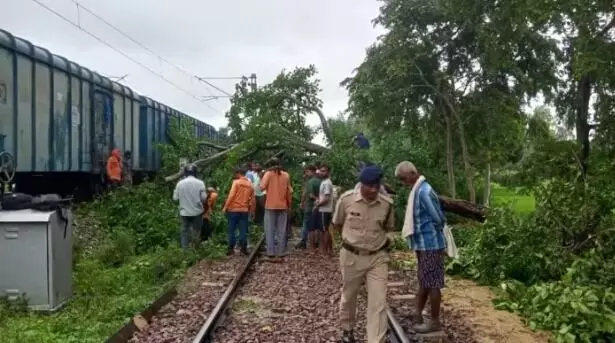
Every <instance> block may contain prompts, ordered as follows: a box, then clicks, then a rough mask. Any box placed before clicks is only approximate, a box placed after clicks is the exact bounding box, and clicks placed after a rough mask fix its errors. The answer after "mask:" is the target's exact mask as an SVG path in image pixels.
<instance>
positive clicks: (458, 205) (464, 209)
mask: <svg viewBox="0 0 615 343" xmlns="http://www.w3.org/2000/svg"><path fill="white" fill-rule="evenodd" d="M384 189H385V190H386V191H387V193H389V194H391V195H394V194H397V192H395V190H394V189H393V187H391V186H389V185H387V184H386V183H385V184H384ZM438 199H439V200H440V204H441V205H442V209H443V210H444V211H445V212H450V213H455V214H457V215H460V216H462V217H464V218H468V219H472V220H476V221H478V222H481V223H483V222H485V218H486V216H487V215H486V214H485V210H484V208H481V207H479V206H477V205H476V204H473V203H471V202H469V201H467V200H460V199H453V198H449V197H446V196H443V195H440V196H438Z"/></svg>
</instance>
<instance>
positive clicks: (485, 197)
mask: <svg viewBox="0 0 615 343" xmlns="http://www.w3.org/2000/svg"><path fill="white" fill-rule="evenodd" d="M483 192H484V193H483V205H484V206H489V200H490V198H491V162H489V161H487V170H486V171H485V189H484V190H483Z"/></svg>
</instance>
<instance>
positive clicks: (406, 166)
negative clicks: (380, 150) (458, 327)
mask: <svg viewBox="0 0 615 343" xmlns="http://www.w3.org/2000/svg"><path fill="white" fill-rule="evenodd" d="M395 176H396V177H397V178H399V179H400V180H401V182H403V183H404V184H405V185H407V186H409V187H412V190H411V192H410V195H409V197H408V205H407V208H406V216H405V218H404V226H403V229H402V237H404V238H405V239H407V240H408V245H409V246H410V248H411V249H413V250H414V251H415V252H416V258H417V262H418V263H417V264H418V268H417V269H418V275H417V276H418V280H419V291H418V294H417V297H416V313H415V314H414V316H413V320H412V321H413V323H414V330H415V331H416V332H417V333H429V332H434V331H440V329H441V325H440V302H441V293H440V290H441V289H442V288H444V255H445V249H446V239H445V237H444V232H443V230H444V225H445V224H446V217H445V216H444V213H443V212H442V209H441V207H440V201H439V200H438V196H437V195H436V192H435V191H434V190H433V188H431V185H429V184H428V183H427V181H425V177H423V176H422V175H420V174H419V172H418V171H417V169H416V167H415V166H414V164H412V163H411V162H408V161H404V162H401V163H399V164H398V165H397V167H396V168H395ZM427 299H429V302H430V303H431V320H429V321H424V320H423V309H424V308H425V304H426V303H427Z"/></svg>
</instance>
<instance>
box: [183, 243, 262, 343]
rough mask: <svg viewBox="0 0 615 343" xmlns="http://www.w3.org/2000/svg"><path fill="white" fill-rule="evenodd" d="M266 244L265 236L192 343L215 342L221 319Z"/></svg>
mask: <svg viewBox="0 0 615 343" xmlns="http://www.w3.org/2000/svg"><path fill="white" fill-rule="evenodd" d="M264 242H265V236H264V235H263V237H262V238H261V239H260V241H259V242H258V243H257V244H256V246H255V247H254V250H252V253H250V256H249V257H248V261H247V262H246V264H245V265H244V266H243V267H242V268H241V270H240V271H239V273H238V274H237V275H236V276H235V278H234V279H233V281H232V282H231V284H230V285H229V286H228V288H227V289H226V291H225V292H224V294H222V297H221V298H220V300H218V303H217V304H216V307H214V309H213V310H212V311H211V313H210V314H209V316H208V317H207V320H206V321H205V324H203V326H201V329H200V330H199V333H197V335H196V337H195V338H194V340H193V341H192V342H193V343H210V342H213V339H214V332H215V330H216V327H217V326H218V325H219V324H220V322H221V320H220V319H221V318H222V317H223V315H224V313H225V311H226V309H227V307H228V306H229V305H230V303H231V300H232V298H233V297H234V296H235V293H236V292H237V289H238V288H239V285H240V284H241V281H243V278H244V277H245V276H246V274H248V271H249V270H250V267H251V266H252V264H253V263H254V261H255V260H256V256H258V254H259V252H260V250H261V247H262V246H263V243H264Z"/></svg>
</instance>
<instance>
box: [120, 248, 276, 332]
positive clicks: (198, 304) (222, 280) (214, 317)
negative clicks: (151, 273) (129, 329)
mask: <svg viewBox="0 0 615 343" xmlns="http://www.w3.org/2000/svg"><path fill="white" fill-rule="evenodd" d="M263 243H264V237H261V238H260V239H259V240H258V242H257V243H255V245H254V246H252V247H251V253H250V254H249V255H248V256H247V257H245V256H241V255H233V256H231V257H229V258H228V259H226V260H224V261H202V262H201V263H202V265H199V266H196V267H194V268H193V269H192V270H191V271H190V272H189V273H191V274H189V275H187V277H186V281H185V284H184V285H183V287H184V289H182V290H181V291H179V292H178V294H177V295H176V296H175V298H173V299H172V300H171V301H170V302H168V303H167V304H166V305H164V306H162V308H161V309H160V311H159V312H158V313H157V314H155V315H153V316H152V318H151V320H150V322H149V323H146V320H143V319H141V320H140V321H141V325H136V326H137V327H138V330H136V331H135V332H134V334H133V335H132V337H129V338H128V339H115V340H110V341H108V342H113V343H120V342H130V343H162V342H165V343H166V342H178V343H180V342H181V343H189V342H195V343H201V342H212V333H213V332H214V331H215V329H216V327H217V326H218V325H219V324H220V322H221V321H222V319H223V317H224V312H225V310H226V308H227V306H228V304H230V303H231V302H232V299H233V297H234V295H235V293H236V291H237V289H238V288H239V287H240V285H241V283H242V281H243V280H244V279H245V277H246V275H247V274H248V273H249V271H250V268H251V266H252V265H253V263H254V262H255V260H256V259H257V257H258V255H259V254H260V250H261V247H262V246H263ZM148 319H149V318H148ZM138 321H139V320H137V321H135V319H134V318H133V322H135V323H136V322H138Z"/></svg>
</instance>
